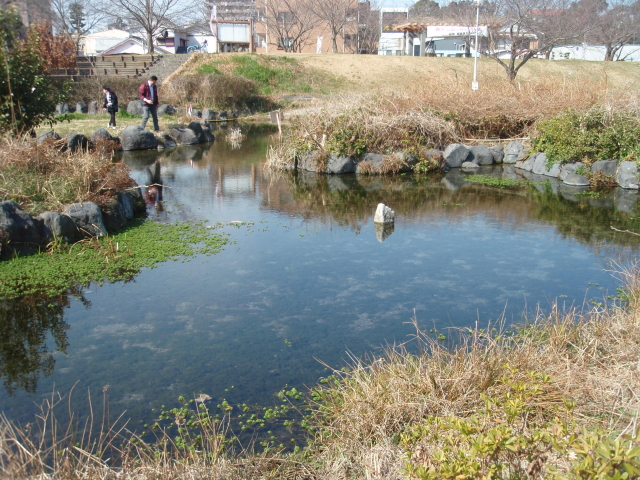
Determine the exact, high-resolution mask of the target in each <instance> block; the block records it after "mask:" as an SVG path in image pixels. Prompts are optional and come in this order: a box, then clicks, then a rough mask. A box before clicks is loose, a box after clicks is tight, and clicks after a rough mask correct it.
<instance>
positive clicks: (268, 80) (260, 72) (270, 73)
mask: <svg viewBox="0 0 640 480" xmlns="http://www.w3.org/2000/svg"><path fill="white" fill-rule="evenodd" d="M195 73H197V74H209V75H222V74H224V73H227V74H231V75H237V76H241V77H244V78H247V79H249V80H253V81H254V82H255V83H256V84H257V85H258V87H259V88H260V91H261V93H262V94H264V95H270V94H274V93H281V92H290V93H312V92H314V91H315V92H319V93H327V92H328V91H330V90H331V89H332V88H334V87H337V86H338V85H339V84H340V80H339V79H337V78H334V77H332V76H330V75H328V74H327V73H325V72H321V71H311V70H309V69H307V68H305V67H303V66H301V65H300V63H299V62H298V61H297V60H295V59H293V58H289V57H284V56H283V57H274V56H265V55H234V56H225V57H223V58H219V59H217V60H213V61H211V62H207V63H203V64H201V65H199V66H198V67H197V68H196V70H195Z"/></svg>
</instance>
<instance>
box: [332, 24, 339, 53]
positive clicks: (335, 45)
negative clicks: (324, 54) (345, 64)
mask: <svg viewBox="0 0 640 480" xmlns="http://www.w3.org/2000/svg"><path fill="white" fill-rule="evenodd" d="M331 52H332V53H338V32H335V31H334V30H333V28H332V29H331Z"/></svg>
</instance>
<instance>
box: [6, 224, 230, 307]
mask: <svg viewBox="0 0 640 480" xmlns="http://www.w3.org/2000/svg"><path fill="white" fill-rule="evenodd" d="M214 229H215V227H214V226H208V225H206V224H205V223H204V222H198V223H194V222H181V223H173V224H167V223H156V222H153V221H150V220H136V221H133V222H131V223H130V225H129V226H127V228H126V229H124V230H122V231H121V232H119V233H117V234H114V235H111V236H109V237H105V238H102V239H99V240H97V239H91V240H85V241H82V242H79V243H76V244H74V245H71V246H67V245H59V246H57V247H54V248H53V249H52V251H51V252H48V253H40V254H37V255H32V256H27V257H18V258H14V259H11V260H6V261H3V262H0V299H11V298H16V297H20V296H23V295H30V294H45V295H48V296H54V295H59V294H61V293H64V292H65V291H67V290H68V289H69V288H70V287H73V286H82V285H87V284H89V283H90V282H93V281H95V282H99V283H101V284H102V283H104V282H116V281H120V280H129V279H131V278H132V277H133V276H135V275H136V274H138V273H139V272H140V270H141V269H142V268H145V267H146V268H153V267H155V266H156V265H157V264H158V263H161V262H165V261H167V260H180V259H186V258H189V257H193V256H195V255H200V254H204V255H212V254H216V253H218V252H219V251H220V250H221V249H222V248H223V246H224V245H226V244H227V243H228V241H229V240H228V238H227V237H226V236H224V235H222V234H220V233H217V232H215V231H214Z"/></svg>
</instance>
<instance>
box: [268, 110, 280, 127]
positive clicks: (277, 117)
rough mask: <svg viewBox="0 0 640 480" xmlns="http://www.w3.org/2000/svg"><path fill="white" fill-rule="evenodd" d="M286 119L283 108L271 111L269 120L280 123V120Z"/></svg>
mask: <svg viewBox="0 0 640 480" xmlns="http://www.w3.org/2000/svg"><path fill="white" fill-rule="evenodd" d="M283 121H284V113H283V112H282V110H275V111H273V112H269V122H270V123H273V124H280V122H283Z"/></svg>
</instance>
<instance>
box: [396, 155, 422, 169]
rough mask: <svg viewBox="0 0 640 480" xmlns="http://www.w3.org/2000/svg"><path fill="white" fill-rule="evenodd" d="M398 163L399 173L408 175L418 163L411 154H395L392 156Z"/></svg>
mask: <svg viewBox="0 0 640 480" xmlns="http://www.w3.org/2000/svg"><path fill="white" fill-rule="evenodd" d="M392 156H393V157H394V158H396V159H397V160H398V163H400V165H401V166H400V173H408V172H412V171H413V167H415V166H416V164H417V163H418V157H416V156H415V155H413V154H412V153H403V152H396V153H394V154H393V155H392Z"/></svg>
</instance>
